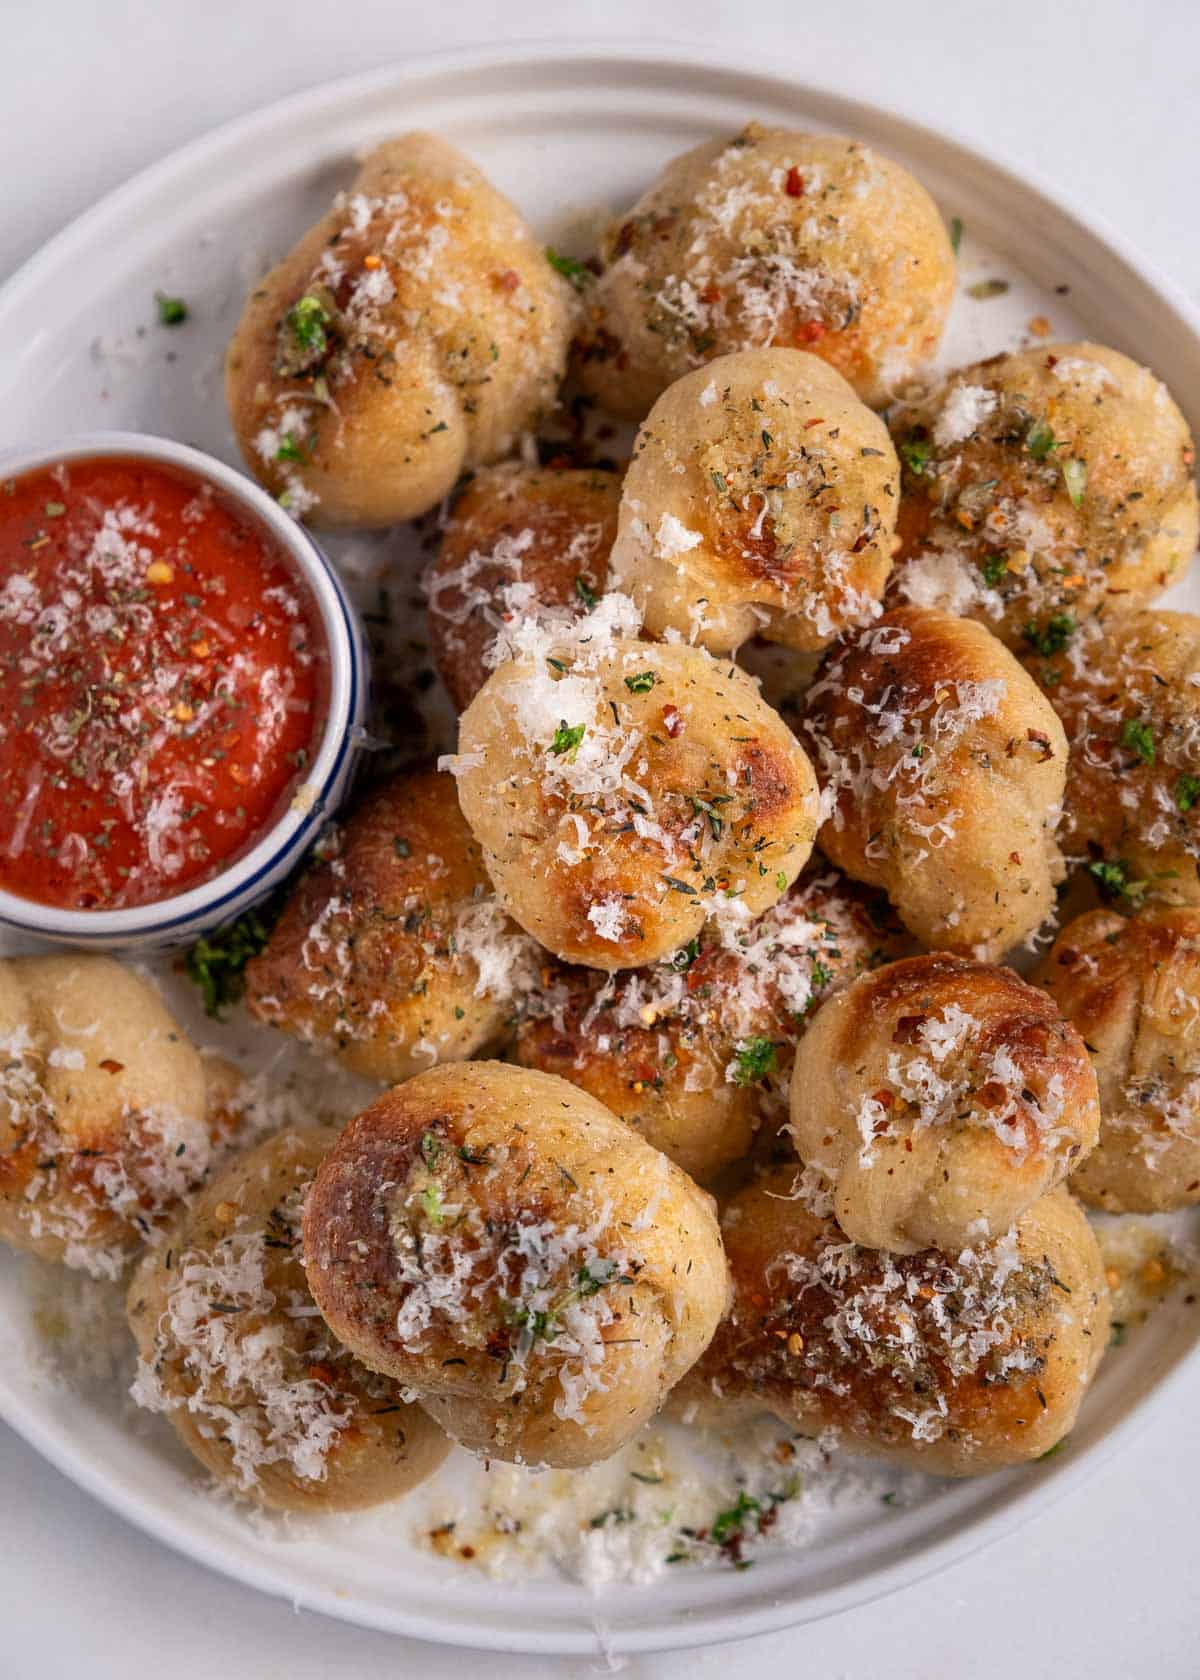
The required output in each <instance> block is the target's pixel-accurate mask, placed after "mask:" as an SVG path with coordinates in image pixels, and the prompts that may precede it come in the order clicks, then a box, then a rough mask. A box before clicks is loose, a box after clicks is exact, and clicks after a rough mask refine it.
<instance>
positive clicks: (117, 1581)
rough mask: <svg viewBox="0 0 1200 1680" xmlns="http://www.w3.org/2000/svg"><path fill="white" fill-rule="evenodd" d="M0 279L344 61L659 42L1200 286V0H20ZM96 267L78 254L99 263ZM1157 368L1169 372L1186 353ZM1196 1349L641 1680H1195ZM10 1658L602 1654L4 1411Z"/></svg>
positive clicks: (500, 1678) (2, 58)
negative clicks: (874, 1595) (781, 1623)
mask: <svg viewBox="0 0 1200 1680" xmlns="http://www.w3.org/2000/svg"><path fill="white" fill-rule="evenodd" d="M0 20H2V22H3V40H4V51H3V52H2V53H0V112H3V123H2V125H0V151H2V155H3V160H4V166H5V167H4V182H5V188H4V213H3V217H2V218H0V276H2V275H3V274H6V273H7V272H9V271H10V270H11V269H12V268H14V267H16V265H17V264H18V263H20V262H21V261H22V260H23V259H24V258H25V257H26V256H28V255H29V254H31V253H32V252H33V251H34V250H35V249H36V248H37V246H38V245H39V244H40V243H41V242H42V241H43V240H44V239H45V238H47V237H48V236H49V235H50V234H52V233H54V232H55V231H56V229H57V228H59V227H60V226H62V224H63V223H64V222H66V221H67V220H69V219H70V218H71V217H72V216H73V215H75V214H76V213H77V212H78V211H80V210H82V209H84V208H86V207H87V206H88V205H90V204H91V203H93V202H94V200H95V199H96V197H97V196H99V195H100V194H101V193H103V192H104V191H106V190H107V189H108V188H110V187H112V186H115V185H116V184H118V183H119V182H120V181H121V180H123V179H124V178H125V177H126V176H128V175H129V174H131V173H133V172H134V171H135V170H137V169H139V168H141V167H142V166H143V165H145V164H147V163H149V162H151V161H152V160H154V159H156V158H158V157H160V156H162V155H163V154H164V153H166V152H168V151H170V150H171V149H173V148H174V147H176V146H178V145H180V144H181V143H183V142H184V141H187V140H190V139H192V138H194V137H195V136H197V135H199V134H201V133H203V132H204V131H205V130H206V129H208V128H210V127H212V126H213V125H214V124H216V123H219V122H221V121H223V120H225V119H226V118H229V117H232V116H236V115H238V114H240V113H241V112H244V111H247V110H250V109H252V108H253V107H255V106H257V105H260V104H263V103H266V102H267V101H269V100H271V99H274V98H277V97H279V96H280V95H282V94H286V93H289V92H292V91H294V90H297V89H300V88H303V87H306V86H309V85H311V84H313V83H315V82H318V81H322V80H325V79H326V78H328V77H331V76H335V75H341V74H348V73H350V72H352V71H355V70H360V69H366V68H370V67H373V66H376V65H379V64H382V63H386V62H388V61H391V60H395V59H398V58H402V57H404V56H406V55H409V54H412V53H416V52H423V51H429V50H433V49H438V48H445V47H451V46H455V45H460V44H466V43H474V42H479V41H485V40H504V39H508V40H516V39H546V40H549V39H551V38H553V37H560V38H561V37H563V36H570V37H580V36H597V35H599V34H601V33H602V34H603V35H604V36H605V37H606V38H610V39H611V38H614V37H621V36H625V37H628V36H633V35H636V36H637V38H639V39H642V40H644V39H646V38H647V37H651V38H652V37H654V36H659V37H666V38H675V39H685V40H689V41H697V42H705V43H708V44H721V43H728V44H729V46H730V49H731V52H735V51H736V47H737V44H738V43H739V42H742V41H744V42H746V43H747V44H748V45H751V46H753V48H754V49H755V50H756V51H767V52H770V53H772V54H775V53H777V54H778V59H779V63H780V66H781V67H782V66H784V65H785V64H788V65H793V66H794V67H795V70H796V73H797V76H798V77H799V78H801V79H807V80H811V81H814V82H822V81H823V82H826V83H828V84H829V85H831V86H835V87H837V88H838V89H839V90H842V91H846V92H850V93H853V94H856V95H857V96H858V97H861V98H865V99H876V100H879V101H880V102H882V103H892V104H895V105H897V106H899V107H901V108H903V109H905V110H906V111H907V112H908V113H910V114H912V115H915V116H918V117H920V118H921V119H922V120H924V121H925V122H927V123H929V124H931V125H933V126H942V127H944V128H947V129H949V130H951V131H957V132H958V133H960V134H962V135H963V136H964V137H965V138H967V139H969V140H975V141H978V142H979V143H981V144H982V145H985V146H987V147H989V148H992V149H995V150H998V151H1000V152H1003V153H1007V155H1008V156H1009V158H1010V159H1011V160H1012V161H1013V162H1015V163H1016V164H1018V165H1023V166H1025V167H1027V168H1033V169H1036V170H1038V171H1039V172H1041V173H1042V174H1043V175H1045V176H1046V177H1047V178H1048V179H1049V180H1050V181H1052V182H1053V183H1054V184H1055V185H1057V186H1058V187H1059V188H1060V189H1065V190H1066V191H1067V192H1069V193H1071V194H1072V195H1073V196H1074V197H1075V198H1076V199H1077V200H1078V201H1079V203H1080V205H1081V206H1082V207H1084V208H1086V209H1087V210H1089V211H1091V212H1093V213H1095V212H1099V213H1100V214H1102V215H1104V216H1107V217H1108V219H1109V220H1110V221H1111V222H1112V223H1113V224H1114V225H1115V226H1116V227H1118V228H1120V229H1121V230H1122V232H1124V233H1125V234H1126V235H1127V236H1128V237H1130V238H1132V239H1133V240H1134V241H1136V242H1137V244H1138V245H1139V246H1140V248H1141V249H1142V250H1143V251H1144V252H1145V253H1146V255H1147V256H1148V257H1149V258H1150V259H1151V260H1152V261H1154V262H1155V263H1157V264H1158V265H1159V267H1161V268H1162V269H1163V270H1165V271H1166V272H1167V273H1168V274H1170V275H1171V276H1172V278H1174V280H1175V281H1176V282H1177V283H1179V284H1180V285H1182V286H1183V287H1184V288H1185V289H1186V290H1187V291H1188V292H1189V293H1191V295H1193V296H1194V297H1197V298H1200V218H1198V217H1197V214H1196V202H1195V169H1196V153H1197V142H1198V140H1200V116H1198V115H1197V113H1198V112H1200V6H1198V5H1197V4H1196V0H1141V3H1139V4H1138V5H1136V6H1133V5H1129V4H1127V3H1124V0H1090V3H1081V0H1055V3H1054V4H1053V5H1051V4H1048V3H1047V0H1007V3H1006V4H1005V5H1003V6H999V5H996V4H991V3H989V4H986V5H985V4H980V3H978V0H922V3H921V4H920V5H917V6H913V5H901V4H898V3H895V0H893V3H891V4H888V3H886V0H858V4H857V5H855V6H854V7H850V6H847V5H842V6H828V7H824V8H818V7H816V6H814V5H813V4H812V0H738V3H736V4H734V3H728V0H658V3H657V4H648V3H647V0H608V4H607V5H606V6H605V7H604V8H603V11H602V12H601V11H600V10H598V9H595V8H592V7H586V8H585V7H583V6H574V7H572V6H567V5H565V4H564V3H563V0H556V3H554V4H548V3H546V0H520V4H517V3H515V0H509V3H508V4H505V5H496V4H492V3H488V0H456V3H455V4H453V5H450V4H443V5H441V6H421V7H415V6H412V5H410V4H404V3H403V0H390V3H385V0H334V3H333V4H330V3H328V0H188V3H187V4H184V3H182V0H106V3H105V4H103V5H99V4H97V3H96V0H57V3H55V4H53V5H51V4H48V3H47V0H36V3H35V0H3V4H0ZM86 284H87V276H86V275H81V276H80V285H81V286H86ZM1161 371H1162V372H1163V373H1165V374H1166V375H1167V377H1168V378H1169V376H1170V369H1169V368H1164V369H1162V370H1161ZM1198 1418H1200V1372H1193V1373H1192V1375H1191V1378H1190V1380H1188V1381H1185V1382H1184V1383H1183V1384H1181V1385H1180V1387H1179V1388H1178V1390H1177V1392H1176V1393H1175V1395H1174V1396H1173V1397H1172V1399H1171V1400H1170V1402H1169V1403H1168V1404H1167V1405H1166V1406H1164V1407H1163V1408H1160V1415H1159V1416H1158V1417H1157V1418H1156V1419H1155V1420H1154V1422H1153V1425H1152V1426H1151V1428H1149V1429H1148V1430H1147V1431H1146V1432H1145V1433H1144V1434H1143V1435H1142V1437H1141V1438H1140V1439H1139V1440H1138V1441H1137V1442H1135V1443H1134V1445H1133V1446H1132V1447H1130V1448H1129V1449H1128V1450H1127V1451H1126V1452H1124V1453H1123V1454H1122V1455H1121V1456H1120V1457H1119V1458H1118V1459H1117V1460H1116V1461H1115V1462H1113V1463H1110V1464H1109V1465H1108V1466H1107V1467H1106V1468H1105V1469H1103V1470H1102V1471H1101V1472H1100V1473H1099V1474H1098V1475H1096V1476H1095V1477H1094V1479H1093V1480H1092V1481H1091V1482H1090V1483H1089V1484H1088V1485H1087V1486H1086V1487H1085V1488H1083V1489H1082V1490H1080V1491H1077V1492H1075V1493H1073V1494H1071V1495H1069V1496H1068V1497H1067V1498H1065V1499H1064V1500H1063V1501H1062V1502H1060V1503H1059V1504H1058V1505H1057V1506H1055V1507H1054V1508H1053V1509H1052V1510H1050V1511H1049V1512H1046V1513H1044V1514H1043V1515H1042V1516H1041V1517H1040V1518H1039V1519H1038V1520H1036V1521H1035V1522H1034V1523H1033V1524H1032V1525H1031V1526H1029V1527H1028V1528H1026V1529H1024V1530H1023V1531H1022V1532H1021V1533H1019V1534H1018V1535H1016V1536H1014V1537H1012V1538H1010V1539H1008V1540H1006V1541H1003V1542H1001V1543H999V1544H997V1545H995V1546H993V1547H991V1548H989V1549H988V1550H986V1551H985V1552H983V1553H980V1554H977V1555H976V1556H975V1557H974V1558H971V1559H968V1560H967V1561H965V1562H963V1563H961V1564H959V1565H958V1566H957V1567H956V1568H954V1569H952V1570H950V1571H949V1572H947V1573H946V1574H944V1575H942V1576H940V1577H938V1578H937V1579H936V1580H934V1581H931V1582H926V1583H925V1584H923V1585H920V1586H917V1587H915V1588H912V1589H910V1590H909V1591H908V1592H907V1593H904V1594H901V1595H898V1596H896V1597H893V1598H890V1599H887V1600H884V1601H882V1602H880V1603H878V1604H875V1605H871V1606H868V1607H866V1608H864V1609H860V1610H858V1611H854V1612H851V1613H849V1614H847V1615H844V1616H841V1617H838V1618H836V1619H834V1620H832V1621H828V1622H825V1623H822V1624H820V1625H819V1626H816V1627H813V1628H808V1629H799V1630H797V1631H795V1632H794V1633H790V1634H781V1635H777V1636H771V1637H768V1638H764V1639H759V1640H755V1641H753V1642H747V1643H745V1644H742V1645H739V1646H729V1647H724V1648H722V1649H719V1650H714V1651H709V1652H693V1653H681V1654H679V1655H678V1656H660V1657H654V1658H644V1659H633V1660H631V1661H630V1662H629V1663H628V1665H627V1667H626V1670H625V1672H627V1673H629V1674H631V1675H637V1676H639V1677H645V1680H682V1677H683V1676H685V1675H686V1676H688V1680H692V1677H693V1676H694V1677H696V1680H704V1677H706V1676H716V1675H718V1674H720V1675H738V1676H740V1675H743V1674H747V1675H748V1674H750V1673H751V1672H753V1673H754V1674H755V1675H756V1676H758V1677H760V1680H776V1677H779V1680H782V1677H783V1676H785V1675H787V1676H788V1677H789V1680H790V1677H791V1676H793V1675H795V1674H797V1673H803V1674H805V1675H807V1676H812V1677H814V1680H818V1677H819V1680H867V1677H874V1676H876V1675H879V1674H882V1673H886V1674H887V1675H888V1676H889V1680H993V1677H1000V1676H1008V1675H1009V1674H1012V1673H1024V1674H1032V1675H1038V1676H1040V1675H1050V1674H1053V1675H1054V1676H1055V1680H1074V1677H1075V1676H1080V1677H1082V1676H1084V1675H1086V1676H1087V1677H1088V1680H1109V1677H1112V1680H1117V1677H1121V1680H1124V1677H1125V1676H1129V1675H1153V1676H1154V1680H1191V1677H1194V1676H1195V1675H1196V1674H1197V1673H1198V1672H1200V1599H1198V1597H1197V1593H1196V1585H1195V1560H1196V1547H1197V1541H1196V1524H1195V1507H1196V1503H1197V1497H1198V1494H1200V1422H1198ZM0 1498H2V1511H0V1557H2V1558H3V1573H2V1575H0V1583H2V1585H0V1602H2V1603H3V1606H4V1608H3V1635H2V1637H0V1675H3V1676H6V1677H9V1680H35V1677H36V1680H43V1677H44V1680H75V1677H76V1676H80V1677H82V1676H87V1677H88V1680H110V1677H111V1680H116V1677H117V1676H121V1677H122V1680H124V1677H125V1676H127V1675H129V1674H130V1673H136V1672H137V1671H138V1669H139V1668H140V1669H142V1671H143V1672H144V1669H145V1664H146V1663H147V1661H150V1662H152V1663H153V1665H154V1668H155V1669H156V1670H158V1671H161V1672H167V1673H170V1675H171V1680H212V1677H213V1676H228V1677H229V1680H275V1677H279V1680H317V1677H324V1676H328V1675H332V1674H334V1673H335V1672H337V1673H345V1674H347V1675H350V1676H353V1680H384V1677H388V1680H392V1677H396V1676H406V1675H409V1674H414V1675H415V1674H416V1673H418V1672H420V1674H421V1675H422V1676H428V1677H430V1680H439V1677H440V1676H443V1675H445V1676H451V1675H455V1676H461V1675H463V1674H467V1675H471V1676H474V1675H477V1674H478V1675H486V1676H487V1680H540V1676H542V1675H543V1674H550V1673H554V1674H561V1675H569V1676H575V1675H584V1674H587V1673H589V1672H600V1671H602V1668H603V1665H602V1664H599V1663H594V1664H593V1663H589V1662H586V1661H578V1660H571V1659H562V1660H559V1661H550V1660H547V1661H535V1660H533V1659H529V1658H520V1657H508V1656H500V1655H497V1656H494V1657H490V1658H482V1657H478V1656H474V1655H472V1656H464V1654H463V1653H460V1652H454V1651H450V1650H438V1649H435V1648H433V1647H427V1646H420V1645H417V1644H415V1643H410V1642H406V1641H403V1640H397V1639H391V1638H387V1637H384V1636H380V1635H375V1634H369V1633H364V1632H361V1631H359V1630H357V1629H353V1628H349V1627H345V1626H342V1625H341V1624H339V1623H335V1622H332V1621H326V1620H324V1619H322V1618H319V1617H313V1616H303V1617H300V1616H297V1615H296V1614H294V1613H293V1612H292V1611H291V1610H290V1609H289V1608H288V1607H286V1606H285V1605H282V1604H279V1603H276V1602H273V1601H270V1600H267V1599H264V1598H261V1597H259V1596H257V1595H256V1594H254V1593H251V1592H249V1591H247V1590H244V1589H242V1588H239V1587H236V1586H234V1585H231V1584H230V1583H229V1582H226V1581H224V1580H221V1579H219V1578H217V1577H216V1576H213V1575H210V1574H208V1573H207V1572H205V1571H203V1570H201V1569H198V1568H197V1567H195V1566H193V1565H191V1564H189V1563H186V1562H184V1561H182V1560H181V1559H179V1558H176V1557H175V1556H173V1555H172V1554H170V1553H168V1552H165V1551H163V1550H162V1549H161V1548H160V1547H158V1546H157V1545H155V1544H154V1543H153V1542H151V1541H149V1540H147V1539H145V1538H143V1537H142V1536H141V1535H140V1534H139V1533H137V1532H135V1531H134V1530H133V1529H131V1528H128V1527H126V1526H125V1525H124V1524H123V1523H121V1522H120V1521H118V1520H117V1519H116V1518H114V1517H111V1516H109V1515H108V1514H107V1513H106V1512H105V1511H103V1510H102V1509H101V1508H100V1507H99V1506H97V1505H95V1504H93V1503H92V1502H91V1501H90V1500H88V1499H87V1498H85V1497H84V1495H82V1494H81V1493H79V1492H78V1491H76V1490H75V1489H74V1488H73V1487H72V1486H70V1485H69V1484H68V1483H67V1482H65V1481H64V1480H63V1479H62V1478H61V1477H60V1476H59V1475H58V1474H57V1473H56V1472H55V1471H53V1470H51V1469H50V1468H49V1467H48V1466H47V1465H46V1464H44V1463H43V1462H41V1461H40V1460H39V1459H38V1458H37V1457H36V1456H35V1455H34V1454H33V1453H32V1452H30V1451H29V1449H28V1448H26V1447H25V1446H24V1445H23V1443H21V1442H20V1441H19V1440H18V1439H17V1438H16V1437H15V1436H14V1435H12V1433H11V1432H9V1431H8V1430H6V1429H4V1428H3V1426H0Z"/></svg>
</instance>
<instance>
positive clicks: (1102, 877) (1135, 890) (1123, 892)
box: [1087, 858, 1146, 910]
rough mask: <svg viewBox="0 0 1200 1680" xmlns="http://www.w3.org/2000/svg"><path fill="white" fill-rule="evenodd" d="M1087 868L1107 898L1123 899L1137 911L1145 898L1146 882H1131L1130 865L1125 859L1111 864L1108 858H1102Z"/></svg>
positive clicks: (1119, 859)
mask: <svg viewBox="0 0 1200 1680" xmlns="http://www.w3.org/2000/svg"><path fill="white" fill-rule="evenodd" d="M1087 867H1088V874H1089V875H1090V876H1091V877H1092V879H1093V880H1094V881H1095V882H1096V884H1097V885H1098V886H1099V888H1100V890H1101V892H1102V893H1104V895H1105V896H1106V897H1107V898H1115V899H1122V900H1124V901H1125V902H1126V903H1127V904H1129V905H1130V906H1131V907H1132V908H1133V909H1135V910H1136V909H1137V907H1138V906H1139V905H1140V904H1141V902H1142V900H1143V899H1144V898H1145V896H1146V883H1145V881H1131V880H1130V879H1129V865H1128V864H1127V863H1126V862H1125V861H1124V860H1123V859H1121V858H1118V859H1116V861H1114V862H1110V861H1109V860H1108V859H1107V858H1102V859H1100V860H1099V861H1098V862H1096V863H1089V864H1088V866H1087Z"/></svg>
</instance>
